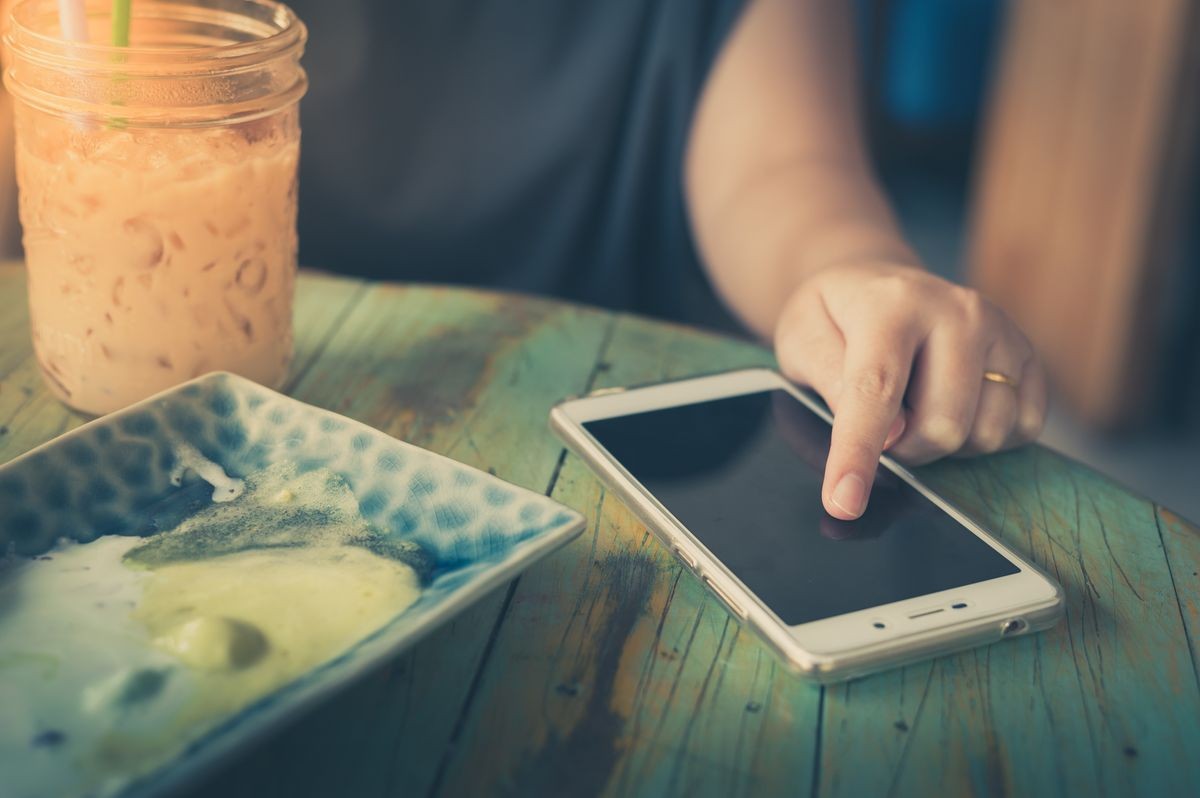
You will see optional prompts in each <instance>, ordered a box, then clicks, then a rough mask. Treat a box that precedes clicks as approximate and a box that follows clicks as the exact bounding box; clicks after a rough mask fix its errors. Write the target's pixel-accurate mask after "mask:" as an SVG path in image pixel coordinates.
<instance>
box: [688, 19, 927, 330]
mask: <svg viewBox="0 0 1200 798" xmlns="http://www.w3.org/2000/svg"><path fill="white" fill-rule="evenodd" d="M849 5H850V4H847V3H844V2H841V0H753V2H751V3H750V4H749V6H748V8H747V10H746V12H745V14H744V16H743V19H742V20H741V22H740V23H739V25H738V27H737V29H736V30H735V31H734V33H733V34H732V35H731V37H730V39H729V41H728V42H727V43H726V46H725V48H724V51H723V52H722V55H721V58H720V59H719V61H718V63H717V64H716V66H715V67H714V69H713V72H712V74H711V75H710V77H709V80H708V83H707V85H706V87H705V91H704V95H703V97H702V100H701V103H700V106H699V108H698V110H697V112H696V116H695V118H694V120H693V124H692V132H691V137H690V140H689V145H688V152H687V161H686V192H687V200H688V206H689V212H690V214H691V221H692V228H693V231H694V234H695V236H696V239H697V243H698V244H699V247H700V250H701V255H702V257H703V260H704V263H705V267H706V268H707V269H708V271H709V274H710V276H711V278H712V280H713V282H714V283H715V284H716V286H717V288H718V290H719V292H720V293H721V295H722V296H723V297H724V298H725V300H726V302H727V303H728V304H729V305H730V306H731V308H732V309H733V310H734V311H735V312H736V313H737V314H738V315H739V316H741V318H742V319H743V320H744V321H745V322H746V323H747V324H748V325H749V326H750V327H751V328H753V329H754V330H755V331H757V332H758V333H760V334H762V335H764V336H769V335H770V334H771V332H772V330H773V328H774V325H775V320H776V319H777V317H778V315H779V311H780V308H781V307H782V305H783V303H784V301H785V299H786V298H787V295H788V294H789V293H790V292H791V290H792V289H793V288H794V287H795V286H796V284H797V283H798V282H799V281H800V280H802V279H803V277H804V275H806V274H809V273H812V272H813V271H816V270H819V269H822V268H825V267H828V266H830V265H833V264H836V263H838V262H843V261H849V260H853V259H858V258H864V257H868V258H880V259H886V260H892V261H896V262H901V263H912V264H915V263H916V262H917V261H916V258H915V256H914V255H913V253H912V252H911V250H910V249H909V248H908V246H907V245H906V244H905V243H904V241H903V238H902V237H901V235H900V232H899V230H898V228H897V226H896V223H895V221H894V220H893V218H892V214H891V212H890V211H889V209H888V207H887V204H886V202H885V201H884V199H883V196H882V194H881V193H880V191H879V188H878V187H877V185H876V183H875V180H874V179H873V177H872V176H871V173H870V169H869V167H868V165H867V162H866V157H865V155H864V148H863V144H862V134H861V130H860V126H859V119H858V109H857V98H856V91H855V58H854V36H853V20H852V18H851V14H850V11H849Z"/></svg>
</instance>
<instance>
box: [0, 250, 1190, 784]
mask: <svg viewBox="0 0 1200 798" xmlns="http://www.w3.org/2000/svg"><path fill="white" fill-rule="evenodd" d="M23 286H24V280H23V276H22V272H21V271H20V270H19V269H17V268H15V267H12V266H7V267H5V266H0V298H2V299H3V300H4V301H6V302H7V303H8V306H7V307H8V308H9V309H10V310H11V311H12V312H10V313H5V314H0V461H3V460H6V459H8V458H11V457H13V456H16V455H17V454H19V453H21V452H22V451H24V450H25V449H27V448H29V447H31V446H33V445H36V444H38V443H41V442H42V441H44V440H46V439H48V438H49V437H52V436H53V435H54V434H57V432H59V431H61V430H63V429H66V428H69V427H71V426H74V425H76V424H78V423H80V421H81V420H82V419H81V418H80V417H78V416H76V415H75V414H72V413H70V412H69V411H66V410H65V409H63V408H62V406H61V405H59V404H58V403H57V402H55V401H54V400H53V399H52V398H50V396H49V395H48V393H46V392H45V391H44V390H43V389H42V386H41V382H40V377H39V375H38V373H37V369H36V366H35V365H34V364H33V361H32V355H31V353H30V349H29V337H28V330H27V324H28V318H27V315H26V312H25V309H24V305H23V295H24V288H23ZM299 291H300V293H299V295H298V301H297V315H298V319H297V360H296V367H295V369H294V372H293V379H292V381H291V383H290V384H289V391H290V392H291V393H292V394H293V395H295V396H296V397H297V398H299V399H301V400H303V401H307V402H311V403H313V404H317V405H320V406H324V407H328V408H331V409H333V410H337V411H339V412H343V413H346V414H348V415H350V416H353V417H355V418H358V419H360V420H362V421H364V422H366V423H368V424H371V425H373V426H376V427H378V428H380V429H382V430H384V431H385V432H389V433H390V434H393V435H397V436H399V437H403V438H405V439H408V440H411V441H413V442H414V443H418V444H420V445H424V446H427V447H429V448H432V449H434V450H435V451H439V452H443V453H447V454H450V455H451V456H453V457H456V458H458V459H460V460H463V461H465V462H468V463H471V464H473V465H476V466H479V467H481V468H485V469H490V470H493V471H494V472H496V473H497V474H498V475H499V476H501V477H504V478H506V479H509V480H512V481H514V482H517V483H519V484H522V485H525V486H527V487H531V488H534V489H536V490H541V491H550V492H551V493H552V495H554V496H555V497H556V498H558V499H560V500H561V501H563V502H565V503H567V504H569V505H572V506H574V507H577V508H579V509H581V510H582V511H584V512H585V513H586V514H587V516H588V518H589V522H590V526H589V529H588V531H587V533H586V534H585V535H584V536H583V537H581V538H580V539H579V540H577V541H576V542H574V543H573V544H572V545H571V546H569V547H567V548H565V549H563V550H562V551H560V552H558V553H556V554H555V555H553V556H552V557H551V558H549V559H547V560H545V561H544V562H542V563H541V564H539V565H537V566H535V567H534V568H532V569H531V570H529V571H528V572H526V573H525V574H524V575H523V576H522V577H521V578H520V579H519V580H518V581H516V582H515V583H514V584H512V585H510V586H509V587H508V588H506V589H502V590H500V591H497V592H496V593H495V594H493V595H492V596H491V597H489V598H487V599H485V600H484V601H481V602H479V603H478V604H476V605H475V606H474V607H472V608H471V609H470V610H469V611H468V612H466V613H464V614H463V615H461V616H459V617H458V618H457V619H456V620H455V621H454V622H453V623H451V624H449V625H448V626H445V627H443V628H441V629H439V630H438V631H437V632H435V633H433V634H432V635H431V636H430V637H429V638H427V639H426V640H424V641H422V642H421V643H419V644H418V645H417V646H416V647H415V648H414V649H412V650H411V651H409V652H408V653H406V654H404V655H402V656H399V657H397V658H395V659H393V660H392V661H390V662H389V663H387V664H385V665H384V666H383V667H380V668H379V669H377V670H376V671H375V672H373V673H371V674H369V675H368V676H367V677H366V678H364V679H362V680H360V681H358V682H357V683H355V684H354V685H352V686H350V687H349V688H348V689H346V690H343V691H341V692H339V693H338V694H337V695H335V696H333V697H332V698H331V699H330V700H328V701H326V702H324V703H323V704H322V705H320V706H318V707H317V708H316V709H315V710H313V711H312V712H310V713H309V714H308V715H307V716H305V717H304V718H302V719H300V720H299V721H298V722H296V723H294V724H292V725H291V726H289V727H288V728H287V729H285V730H283V731H282V732H280V733H279V734H277V735H275V736H274V737H273V738H271V739H270V740H268V741H266V742H265V743H263V744H261V745H259V746H258V747H256V748H253V749H250V750H247V751H244V752H241V754H240V756H239V757H238V758H237V759H236V761H234V762H231V763H230V764H228V765H226V766H224V767H223V768H221V769H219V771H218V772H215V773H214V774H212V775H211V776H210V777H209V779H208V780H207V781H206V782H205V783H203V784H201V785H199V786H198V787H197V788H196V789H195V790H194V791H193V792H192V794H193V795H197V796H199V795H208V794H221V795H244V796H250V795H254V796H323V795H335V794H336V795H356V796H357V795H363V796H399V795H414V794H416V795H445V796H457V795H476V794H482V795H490V794H520V795H553V796H560V795H622V796H623V795H653V796H657V795H692V794H697V795H721V796H724V795H798V794H801V795H802V794H811V795H818V796H825V795H828V796H857V795H914V796H916V795H921V796H924V795H931V794H932V795H960V794H961V795H965V794H982V795H1034V796H1037V795H1147V796H1155V795H1195V794H1200V671H1198V669H1197V662H1198V661H1200V650H1198V648H1197V641H1198V640H1200V577H1198V576H1197V573H1200V530H1197V529H1196V527H1195V526H1193V525H1191V524H1189V523H1188V522H1186V521H1184V520H1182V519H1180V518H1178V517H1177V516H1175V515H1173V514H1171V513H1170V512H1168V511H1165V510H1163V509H1161V508H1156V507H1155V506H1154V505H1152V504H1151V503H1149V502H1147V501H1145V500H1143V499H1140V498H1138V497H1136V496H1133V495H1131V494H1130V493H1129V492H1127V491H1125V490H1124V489H1122V488H1121V487H1120V486H1118V485H1115V484H1113V483H1112V482H1110V481H1108V480H1106V479H1104V478H1102V477H1100V476H1098V475H1096V474H1094V473H1093V472H1091V471H1090V470H1088V469H1086V468H1084V467H1083V466H1081V465H1079V464H1078V463H1075V462H1072V461H1070V460H1068V459H1065V458H1063V457H1061V456H1059V455H1057V454H1054V453H1052V452H1048V451H1046V450H1042V449H1036V448H1032V449H1027V450H1025V451H1021V452H1016V453H1010V454H1006V455H1002V456H998V457H992V458H987V459H982V460H975V461H970V462H963V461H953V462H949V463H944V464H941V465H938V466H935V467H932V468H928V469H925V470H924V471H923V472H922V473H923V476H924V477H925V478H926V479H927V480H928V481H929V482H930V483H931V484H932V485H933V486H934V487H935V488H937V489H938V490H940V491H941V492H943V493H944V494H945V495H947V496H948V497H949V498H950V499H951V500H952V501H954V502H955V503H956V504H958V505H959V506H960V507H962V508H963V509H964V510H965V511H967V512H968V513H969V514H971V515H973V516H974V517H976V518H978V519H979V520H980V521H982V522H983V523H984V524H985V525H986V526H988V527H990V528H991V529H993V530H994V531H995V532H996V533H997V534H998V535H999V536H1000V537H1002V538H1003V539H1004V540H1005V541H1006V542H1007V543H1009V544H1010V545H1012V546H1013V547H1014V548H1015V549H1016V550H1018V551H1020V552H1022V553H1024V554H1025V555H1027V556H1028V557H1030V558H1031V559H1032V560H1034V561H1035V562H1037V563H1039V564H1040V565H1041V566H1042V567H1043V568H1045V569H1046V570H1047V571H1049V572H1050V573H1051V574H1052V575H1054V576H1055V577H1056V578H1057V579H1058V580H1059V581H1060V582H1061V583H1062V584H1063V586H1064V588H1065V590H1066V593H1067V599H1068V617H1067V621H1066V622H1065V623H1064V624H1062V625H1060V626H1059V627H1058V628H1056V629H1054V630H1051V631H1049V632H1046V633H1043V634H1040V635H1035V636H1030V637H1027V638H1022V639H1018V640H1014V641H1010V642H1005V643H1002V644H998V645H995V646H992V647H990V648H984V649H977V650H974V651H970V652H967V653H964V654H959V655H956V656H951V657H942V658H939V659H937V660H934V661H932V662H929V663H923V664H920V665H914V666H911V667H908V668H904V669H902V670H897V671H893V672H890V673H884V674H880V675H877V676H874V677H870V678H867V679H863V680H860V681H857V682H854V683H851V684H848V685H842V686H839V687H835V688H830V689H827V690H821V689H819V688H815V687H812V686H810V685H808V684H805V683H802V682H800V681H798V680H796V679H794V678H793V677H791V676H790V675H788V674H787V673H786V672H785V671H784V670H783V669H782V667H781V666H780V665H779V664H778V663H777V662H776V661H775V660H774V659H773V657H772V656H771V655H770V654H769V653H768V652H767V651H766V649H765V648H764V647H763V646H762V645H760V644H759V642H758V641H757V639H756V638H754V636H753V635H751V634H749V633H748V632H747V631H746V630H745V629H743V628H742V627H740V626H739V625H738V624H737V623H736V622H734V621H733V620H732V619H731V618H730V616H729V614H728V613H727V612H726V611H725V610H724V609H723V607H722V606H721V605H720V604H719V603H717V602H716V601H715V600H713V599H711V598H710V597H709V596H708V595H707V593H705V592H704V590H703V589H702V588H701V586H700V585H699V584H698V583H697V581H696V580H695V578H694V577H692V576H691V575H690V573H688V572H686V571H683V570H681V568H680V567H679V566H677V565H676V564H675V562H674V560H673V559H672V558H671V557H670V556H668V554H667V553H666V552H665V551H664V549H663V547H662V546H661V545H660V544H659V543H658V542H657V540H656V539H655V538H654V537H652V536H651V535H649V534H648V533H647V531H646V529H645V527H644V526H643V525H642V524H641V523H640V522H638V521H637V519H636V518H635V517H634V516H633V515H632V514H631V513H630V512H629V511H628V510H627V509H626V508H625V507H624V506H623V505H622V503H621V502H620V501H619V500H616V499H615V498H613V497H611V496H609V495H608V494H607V492H606V491H605V490H604V489H603V488H602V486H601V485H600V484H599V483H598V481H597V480H596V479H595V478H594V477H593V476H592V475H591V474H590V472H589V471H588V470H587V469H586V468H585V467H584V466H583V464H582V463H581V462H580V461H579V460H578V459H577V458H575V457H574V456H566V455H564V454H563V452H562V448H561V447H560V446H559V444H558V443H557V442H556V441H555V440H554V439H553V438H552V436H551V435H550V433H549V431H548V429H547V427H546V415H547V412H548V410H549V408H550V406H551V404H552V403H553V402H555V401H557V400H558V399H560V398H562V397H563V396H565V395H568V394H577V393H582V392H584V391H586V390H588V389H589V388H592V387H605V386H610V385H625V384H635V383H642V382H654V381H658V380H661V379H666V378H672V377H680V376H686V375H690V374H696V373H703V372H710V371H715V370H720V369H724V368H731V367H737V366H746V365H760V364H764V363H769V362H770V357H769V355H768V353H767V352H765V351H764V350H762V349H760V348H757V347H754V346H750V345H747V344H744V343H740V342H735V341H731V340H728V339H723V338H716V337H712V336H707V335H703V334H700V333H698V332H696V331H694V330H690V329H687V328H683V327H675V326H670V325H665V324H659V323H654V322H650V321H646V320H642V319H636V318H630V317H624V316H617V317H614V316H613V315H611V314H608V313H603V312H599V311H591V310H586V309H582V308H577V307H572V306H568V305H562V304H558V303H553V302H548V301H541V300H534V299H530V298H523V297H517V296H507V295H498V294H489V293H478V292H468V291H456V290H450V289H444V288H434V287H416V288H401V287H396V286H386V285H365V284H363V283H359V282H354V281H348V280H341V279H338V278H332V277H325V276H317V275H305V276H303V277H302V278H301V280H300V283H299Z"/></svg>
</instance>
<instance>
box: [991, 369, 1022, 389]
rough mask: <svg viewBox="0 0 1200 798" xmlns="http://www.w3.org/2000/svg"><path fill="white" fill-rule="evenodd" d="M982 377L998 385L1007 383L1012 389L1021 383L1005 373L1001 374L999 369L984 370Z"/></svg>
mask: <svg viewBox="0 0 1200 798" xmlns="http://www.w3.org/2000/svg"><path fill="white" fill-rule="evenodd" d="M983 378H984V379H985V380H987V381H988V382H995V383H998V384H1000V385H1007V386H1008V387H1010V388H1012V389H1013V390H1016V389H1017V388H1019V387H1020V385H1021V383H1019V382H1018V381H1017V380H1014V379H1013V378H1012V377H1010V376H1008V375H1007V374H1003V373H1001V372H999V371H985V372H983Z"/></svg>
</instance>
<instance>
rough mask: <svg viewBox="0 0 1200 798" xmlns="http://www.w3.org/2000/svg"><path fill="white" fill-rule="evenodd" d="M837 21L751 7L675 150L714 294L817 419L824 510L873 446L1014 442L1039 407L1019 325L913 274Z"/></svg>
mask: <svg viewBox="0 0 1200 798" xmlns="http://www.w3.org/2000/svg"><path fill="white" fill-rule="evenodd" d="M851 15H852V5H851V4H850V3H846V2H843V1H842V0H752V2H751V3H750V4H749V6H748V8H747V9H746V11H745V13H744V15H743V18H742V20H741V22H740V23H739V25H738V27H737V29H736V30H735V31H734V33H733V34H732V36H731V37H730V40H729V41H728V42H727V44H726V46H725V49H724V51H723V53H722V55H721V57H720V59H719V61H718V63H717V65H716V66H715V68H714V70H713V73H712V75H711V76H710V78H709V81H708V84H707V86H706V87H705V91H704V95H703V97H702V99H701V103H700V106H699V108H698V110H697V113H696V116H695V119H694V120H693V124H692V130H691V137H690V141H689V146H688V152H687V155H686V158H687V162H686V191H687V199H688V205H689V211H690V214H691V220H692V226H693V230H694V232H695V235H696V239H697V241H698V243H699V246H700V250H701V253H702V255H703V257H704V260H705V265H706V268H707V269H708V271H709V274H710V277H711V278H712V280H713V282H714V284H715V285H716V287H717V289H718V291H719V292H720V293H721V295H722V296H723V297H724V299H725V301H726V302H727V303H728V304H729V306H730V307H731V308H732V309H733V310H734V311H735V312H736V313H737V314H738V315H739V316H740V317H741V318H742V319H743V321H744V322H745V323H746V324H747V325H748V326H749V327H751V328H752V329H753V330H755V331H756V332H758V333H759V334H760V335H762V336H763V337H765V338H770V339H773V340H774V343H775V349H776V354H777V356H778V359H779V363H780V367H781V368H782V369H783V371H784V373H785V374H786V375H787V376H789V377H790V378H792V379H794V380H796V381H798V382H802V383H805V384H808V385H811V386H812V387H813V388H814V389H815V390H816V391H817V392H819V393H820V394H821V395H822V397H823V398H824V399H825V400H826V401H827V402H828V403H829V404H830V406H831V407H832V408H833V409H834V412H835V419H836V420H835V424H834V432H833V442H832V448H831V451H830V455H829V460H828V462H827V464H826V472H825V486H824V500H825V507H826V509H827V510H828V511H829V512H830V513H831V514H833V515H835V516H837V517H839V518H854V517H857V516H858V515H860V514H861V513H862V511H863V509H864V508H865V506H866V501H867V497H868V495H869V492H870V487H871V484H872V481H873V479H874V473H875V463H876V461H877V460H878V457H879V454H880V452H881V451H882V450H883V449H885V448H888V447H891V450H892V452H893V453H894V454H896V455H897V456H899V457H901V458H903V459H906V460H908V461H910V462H918V463H919V462H925V461H927V460H931V459H934V458H936V457H940V456H942V455H946V454H951V453H964V454H973V453H980V452H991V451H996V450H998V449H1001V448H1005V447H1008V446H1014V445H1018V444H1021V443H1024V442H1026V441H1028V440H1031V439H1032V438H1034V437H1036V435H1037V433H1038V431H1040V429H1041V425H1042V421H1043V418H1044V414H1045V402H1046V397H1045V384H1044V377H1043V375H1042V372H1041V368H1040V366H1039V365H1038V363H1037V360H1036V358H1035V357H1034V356H1033V352H1032V350H1031V349H1030V347H1029V344H1028V342H1027V341H1026V340H1025V338H1024V336H1023V335H1022V334H1021V333H1020V331H1019V330H1017V329H1016V328H1015V327H1014V326H1013V325H1012V324H1011V322H1009V321H1008V320H1007V318H1005V317H1004V315H1003V314H1002V313H1001V312H1000V311H999V310H998V309H996V308H995V307H994V306H993V305H991V304H990V303H989V302H987V300H985V299H983V298H982V297H980V296H979V295H978V294H977V293H975V292H973V291H970V290H968V289H965V288H962V287H959V286H955V285H953V284H950V283H947V282H945V281H943V280H940V279H938V278H936V277H933V276H931V275H929V274H927V273H925V272H924V271H922V270H921V269H920V268H919V267H920V263H919V260H918V259H917V257H916V255H915V254H914V253H913V251H912V250H911V248H910V247H909V246H908V245H907V244H906V243H905V241H904V239H903V237H902V235H901V234H900V231H899V229H898V227H897V225H896V222H895V220H894V218H893V216H892V214H891V212H890V210H889V208H888V206H887V203H886V201H885V200H884V198H883V196H882V193H881V192H880V190H879V188H878V186H877V184H876V182H875V180H874V178H873V176H872V175H871V172H870V168H869V166H868V163H867V159H866V155H865V153H864V147H863V136H862V131H861V126H860V123H859V117H858V110H857V107H856V97H857V92H856V90H855V66H854V65H855V57H854V31H853V19H852V16H851ZM985 371H995V372H999V373H1002V374H1004V375H1006V376H1008V377H1010V378H1011V380H1012V382H1013V383H1016V385H1004V384H999V383H996V382H990V381H987V380H985V379H984V376H983V375H984V373H985Z"/></svg>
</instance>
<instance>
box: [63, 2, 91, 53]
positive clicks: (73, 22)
mask: <svg viewBox="0 0 1200 798" xmlns="http://www.w3.org/2000/svg"><path fill="white" fill-rule="evenodd" d="M83 4H84V0H58V24H59V25H60V26H61V27H62V33H63V38H64V39H66V40H67V41H69V42H84V43H85V44H86V43H87V40H88V27H87V9H85V8H84V7H83Z"/></svg>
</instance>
